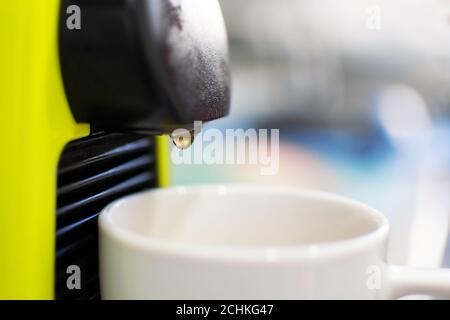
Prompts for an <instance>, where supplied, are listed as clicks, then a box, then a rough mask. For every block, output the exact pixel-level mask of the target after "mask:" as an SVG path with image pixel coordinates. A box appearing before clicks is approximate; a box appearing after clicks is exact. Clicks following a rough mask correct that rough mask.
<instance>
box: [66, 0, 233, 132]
mask: <svg viewBox="0 0 450 320" xmlns="http://www.w3.org/2000/svg"><path fill="white" fill-rule="evenodd" d="M78 9H79V10H78ZM77 14H78V15H79V17H77V16H74V15H77ZM74 19H79V21H78V22H79V24H74V23H73V21H74ZM59 51H60V64H61V71H62V78H63V82H64V88H65V92H66V96H67V100H68V102H69V105H70V108H71V110H72V113H73V116H74V118H75V120H76V121H77V122H85V123H90V124H91V127H92V128H95V130H131V131H146V132H155V133H157V132H169V131H170V130H172V129H173V128H177V127H181V126H189V125H192V123H193V122H194V121H195V120H201V121H210V120H214V119H217V118H220V117H223V116H225V115H226V114H227V113H228V111H229V104H230V75H229V58H228V47H227V36H226V30H225V26H224V22H223V17H222V13H221V10H220V6H219V4H218V1H217V0H195V1H193V0H62V1H61V11H60V23H59Z"/></svg>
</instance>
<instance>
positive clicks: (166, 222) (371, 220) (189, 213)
mask: <svg viewBox="0 0 450 320" xmlns="http://www.w3.org/2000/svg"><path fill="white" fill-rule="evenodd" d="M101 219H104V220H107V222H108V223H109V224H111V225H112V226H114V227H115V228H118V229H120V230H121V231H123V232H126V233H128V234H133V235H137V236H140V237H141V238H142V237H143V238H147V239H148V240H150V239H158V240H162V241H165V242H175V243H180V242H181V243H184V244H195V245H209V246H211V245H213V246H241V247H242V246H249V247H258V246H270V247H277V246H296V245H310V244H318V243H326V242H335V241H340V240H348V239H352V238H356V237H359V236H363V235H367V234H369V233H371V232H374V231H376V230H377V229H379V228H380V227H381V226H383V225H385V224H386V221H385V220H384V217H383V216H382V215H381V214H380V213H378V212H377V211H375V210H373V209H371V208H369V207H367V206H365V205H363V204H360V203H358V202H354V201H351V200H347V199H345V198H341V197H338V196H333V195H329V194H325V193H319V192H307V191H300V190H296V189H290V188H275V187H259V186H204V187H187V188H184V187H175V188H167V189H157V190H152V191H147V192H143V193H140V194H137V195H133V196H129V197H126V198H124V199H122V200H119V201H117V202H115V203H113V204H111V205H110V206H109V207H107V208H106V209H105V210H104V212H103V213H102V216H101Z"/></svg>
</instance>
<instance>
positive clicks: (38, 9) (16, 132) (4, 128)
mask: <svg viewBox="0 0 450 320" xmlns="http://www.w3.org/2000/svg"><path fill="white" fill-rule="evenodd" d="M58 12H59V1H58V0H45V1H44V0H14V1H4V2H3V3H2V8H1V10H0V43H1V49H0V150H1V151H0V152H1V155H0V181H1V185H0V299H52V298H53V297H54V259H55V219H56V214H55V210H56V209H55V208H56V183H57V181H56V172H57V165H58V160H59V157H60V154H61V151H62V150H63V148H64V146H65V145H66V144H67V143H68V142H69V141H72V140H74V139H77V138H79V137H83V136H87V135H89V125H88V124H79V123H76V122H75V121H74V119H73V117H72V114H71V111H70V108H69V106H68V103H67V100H66V97H65V93H64V88H63V83H62V79H61V74H60V67H59V61H58V43H57V41H58V37H57V35H58V27H57V24H58ZM166 147H167V141H166V139H165V137H157V149H156V150H157V168H158V183H159V186H164V185H167V184H168V170H167V169H168V162H167V150H166Z"/></svg>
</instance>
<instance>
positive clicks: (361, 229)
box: [99, 185, 450, 299]
mask: <svg viewBox="0 0 450 320" xmlns="http://www.w3.org/2000/svg"><path fill="white" fill-rule="evenodd" d="M99 227H100V231H99V232H100V284H101V295H102V298H104V299H391V298H398V297H401V296H405V295H408V294H430V295H435V296H440V297H450V270H447V269H413V268H406V267H398V266H391V265H387V264H386V263H385V255H386V244H387V239H388V222H387V220H386V219H385V217H384V216H383V215H382V214H381V213H379V212H377V211H375V210H374V209H371V208H369V207H367V206H366V205H364V204H361V203H358V202H355V201H352V200H348V199H345V198H342V197H338V196H335V195H330V194H325V193H319V192H311V191H302V190H297V189H291V188H282V187H274V186H245V185H242V186H241V185H236V186H230V185H229V186H200V187H175V188H167V189H157V190H152V191H147V192H143V193H139V194H136V195H132V196H128V197H125V198H123V199H121V200H118V201H116V202H113V203H112V204H110V205H109V206H108V207H106V208H105V209H104V210H103V212H102V213H101V215H100V219H99Z"/></svg>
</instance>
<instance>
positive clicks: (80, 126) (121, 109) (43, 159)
mask: <svg viewBox="0 0 450 320" xmlns="http://www.w3.org/2000/svg"><path fill="white" fill-rule="evenodd" d="M0 30H1V31H0V32H1V33H0V40H1V46H2V50H0V115H1V117H0V130H1V131H0V132H1V134H0V142H1V145H0V148H1V149H0V150H1V152H2V154H1V159H0V163H1V166H0V176H1V180H2V182H1V193H0V197H1V201H0V241H1V243H0V299H95V298H99V284H98V249H97V215H98V213H99V212H100V210H101V209H102V208H103V207H104V206H105V205H107V204H108V203H110V202H111V201H113V200H115V199H117V198H119V197H122V196H125V195H128V194H130V193H134V192H138V191H141V190H144V189H148V188H157V187H164V186H165V185H167V184H168V183H169V178H168V151H167V150H166V148H167V139H166V138H165V134H167V133H170V132H171V131H172V130H173V129H175V128H179V127H183V128H188V129H190V127H191V126H192V125H193V122H194V120H201V121H210V120H214V119H217V118H220V117H223V116H225V115H226V114H227V113H228V109H229V102H230V90H229V88H230V86H229V81H230V80H229V60H228V49H227V39H226V31H225V27H224V23H223V18H222V15H221V10H220V6H219V4H218V2H217V1H216V0H46V1H41V0H28V1H7V2H6V3H4V4H3V6H2V10H1V11H0ZM71 266H77V267H79V269H80V270H81V288H75V289H74V288H68V286H67V278H68V277H69V276H70V275H71V273H70V270H71V269H70V267H71Z"/></svg>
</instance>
